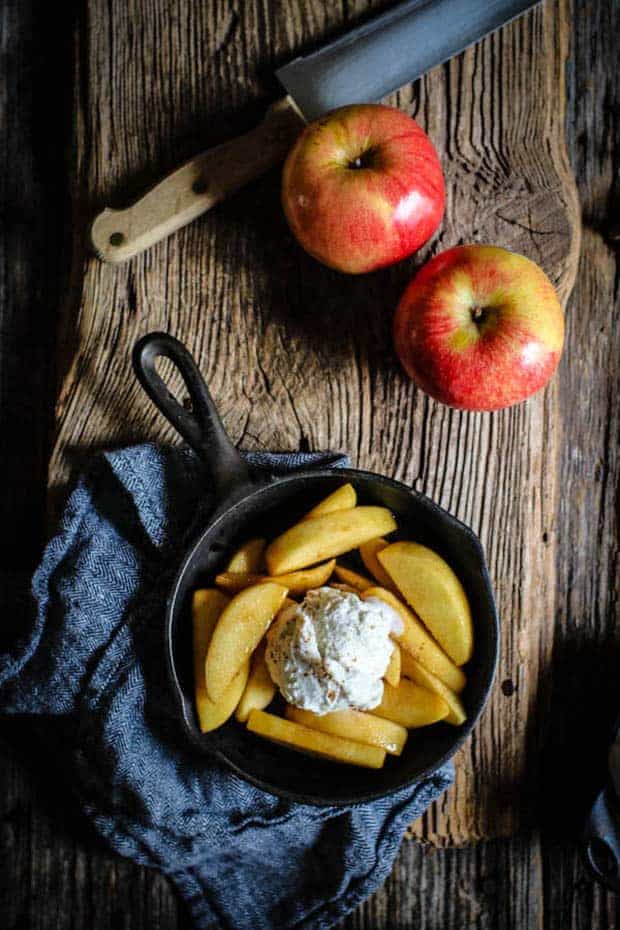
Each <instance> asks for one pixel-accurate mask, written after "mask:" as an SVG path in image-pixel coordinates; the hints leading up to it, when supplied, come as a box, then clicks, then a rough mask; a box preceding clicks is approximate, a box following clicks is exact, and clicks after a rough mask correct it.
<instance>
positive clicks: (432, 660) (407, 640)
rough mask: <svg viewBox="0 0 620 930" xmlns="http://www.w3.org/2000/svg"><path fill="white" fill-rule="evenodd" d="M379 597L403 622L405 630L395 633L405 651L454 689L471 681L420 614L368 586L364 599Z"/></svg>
mask: <svg viewBox="0 0 620 930" xmlns="http://www.w3.org/2000/svg"><path fill="white" fill-rule="evenodd" d="M375 597H376V598H378V599H379V600H381V601H384V603H386V604H387V605H388V606H389V607H392V608H393V610H395V611H396V612H397V613H398V615H399V616H400V619H401V620H402V622H403V632H402V633H400V634H396V633H392V636H393V638H394V639H395V640H396V641H397V642H398V643H399V645H400V647H401V649H402V650H403V652H408V653H409V655H411V656H413V658H414V659H417V660H418V662H420V664H421V665H423V666H424V667H425V668H427V669H428V670H429V672H432V673H433V674H434V675H437V677H438V678H440V679H441V680H442V681H443V682H444V684H446V685H447V686H448V687H449V688H450V689H451V690H452V691H456V692H457V693H459V692H461V691H462V690H463V688H464V687H465V685H466V683H467V679H466V677H465V673H464V672H463V670H462V669H460V668H459V667H458V665H455V664H454V662H453V661H452V659H451V658H450V657H449V656H447V655H446V654H445V652H444V651H443V649H442V648H441V647H440V646H438V645H437V643H436V642H435V640H434V639H433V637H432V636H431V635H430V633H429V632H428V630H427V629H426V627H425V626H424V624H423V623H422V622H421V621H420V620H419V619H418V618H417V617H416V615H415V614H414V613H413V611H412V610H411V609H410V608H409V607H407V605H406V604H403V602H402V601H401V600H400V598H398V597H396V595H395V594H392V592H391V591H386V589H385V588H368V590H367V591H364V593H363V595H362V598H363V600H366V599H368V598H375Z"/></svg>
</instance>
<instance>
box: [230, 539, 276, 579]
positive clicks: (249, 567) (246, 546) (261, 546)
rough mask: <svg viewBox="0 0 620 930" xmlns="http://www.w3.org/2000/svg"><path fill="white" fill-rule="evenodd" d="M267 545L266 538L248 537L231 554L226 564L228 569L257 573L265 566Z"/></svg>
mask: <svg viewBox="0 0 620 930" xmlns="http://www.w3.org/2000/svg"><path fill="white" fill-rule="evenodd" d="M266 545H267V540H266V539H248V541H247V542H245V543H243V545H242V546H240V547H239V549H237V551H236V552H235V554H234V555H233V556H231V558H230V559H229V561H228V564H227V565H226V571H227V572H240V573H242V574H247V575H251V574H257V573H258V572H260V571H261V569H263V568H264V564H263V556H264V554H265V547H266Z"/></svg>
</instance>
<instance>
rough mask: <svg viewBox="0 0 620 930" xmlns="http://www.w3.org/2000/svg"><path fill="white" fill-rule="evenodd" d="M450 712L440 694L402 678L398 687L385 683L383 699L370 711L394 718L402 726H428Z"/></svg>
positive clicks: (387, 718)
mask: <svg viewBox="0 0 620 930" xmlns="http://www.w3.org/2000/svg"><path fill="white" fill-rule="evenodd" d="M449 712H450V709H449V707H448V704H447V703H446V701H444V699H443V698H441V697H440V696H439V695H438V694H436V693H435V692H433V691H430V690H429V689H428V688H423V687H420V686H419V685H417V684H415V683H414V682H413V681H409V680H408V679H407V678H401V680H400V683H399V685H398V688H393V687H392V686H391V685H388V684H387V682H385V683H384V685H383V700H382V701H381V703H380V704H379V706H378V707H374V708H373V709H372V710H371V711H370V713H371V714H376V715H377V717H385V719H386V720H393V721H394V723H399V724H400V725H401V727H407V729H413V728H415V727H426V726H428V725H429V724H431V723H437V721H438V720H443V719H444V717H447V716H448V714H449Z"/></svg>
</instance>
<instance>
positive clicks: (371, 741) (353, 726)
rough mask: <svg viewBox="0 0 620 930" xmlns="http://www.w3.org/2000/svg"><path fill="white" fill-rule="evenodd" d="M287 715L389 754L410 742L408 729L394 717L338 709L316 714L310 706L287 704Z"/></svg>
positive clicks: (315, 728) (308, 725)
mask: <svg viewBox="0 0 620 930" xmlns="http://www.w3.org/2000/svg"><path fill="white" fill-rule="evenodd" d="M286 716H287V719H288V720H294V721H295V723H300V724H301V725H302V726H304V727H310V729H311V730H320V731H321V732H322V733H333V734H334V736H342V737H344V738H345V739H352V740H354V741H355V742H356V743H367V744H368V745H369V746H378V747H379V748H380V749H385V751H386V752H389V753H390V755H393V756H399V755H400V754H401V752H402V751H403V747H404V745H405V743H406V742H407V730H406V729H405V727H401V726H400V725H399V724H398V723H394V722H393V721H392V720H384V719H383V718H382V717H376V716H375V715H374V714H365V713H364V712H363V711H361V710H353V709H351V710H336V711H334V712H333V713H331V714H323V715H322V716H319V715H318V714H313V713H312V711H309V710H301V709H300V708H299V707H291V705H290V704H289V705H287V708H286Z"/></svg>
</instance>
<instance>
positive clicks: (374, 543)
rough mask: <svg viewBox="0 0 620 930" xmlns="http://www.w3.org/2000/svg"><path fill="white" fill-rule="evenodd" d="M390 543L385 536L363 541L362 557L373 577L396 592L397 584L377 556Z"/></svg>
mask: <svg viewBox="0 0 620 930" xmlns="http://www.w3.org/2000/svg"><path fill="white" fill-rule="evenodd" d="M389 545H390V544H389V542H388V541H387V539H384V538H383V536H380V537H379V538H378V539H369V540H368V542H365V543H362V545H361V546H360V555H361V557H362V562H363V563H364V565H365V566H366V568H367V569H368V571H369V572H370V574H371V575H372V577H373V578H374V579H375V580H376V581H378V582H379V584H380V585H381V586H382V587H383V588H387V590H388V591H394V592H396V591H397V588H396V585H395V584H394V582H393V581H392V579H391V578H390V576H389V575H388V573H387V572H386V570H385V569H384V567H383V565H382V564H381V562H380V561H379V559H378V558H377V552H381V551H382V550H383V549H387V547H388V546H389Z"/></svg>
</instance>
